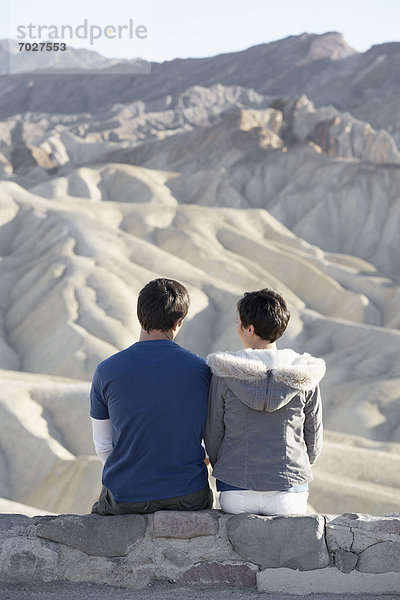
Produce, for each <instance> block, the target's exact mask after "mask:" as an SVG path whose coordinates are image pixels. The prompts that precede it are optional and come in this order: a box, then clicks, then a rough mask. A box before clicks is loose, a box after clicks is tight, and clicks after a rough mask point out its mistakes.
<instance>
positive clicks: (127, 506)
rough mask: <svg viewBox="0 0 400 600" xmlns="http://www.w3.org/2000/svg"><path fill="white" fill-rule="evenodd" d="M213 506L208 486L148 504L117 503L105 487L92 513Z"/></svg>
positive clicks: (195, 508)
mask: <svg viewBox="0 0 400 600" xmlns="http://www.w3.org/2000/svg"><path fill="white" fill-rule="evenodd" d="M212 505H213V494H212V491H211V490H210V488H209V486H208V484H207V485H206V487H205V488H203V489H202V490H200V491H199V492H193V493H192V494H186V495H185V496H176V497H175V498H165V499H164V500H149V501H148V502H116V501H115V500H114V498H113V497H112V494H111V492H110V490H108V489H107V488H106V487H104V485H103V487H102V490H101V492H100V496H99V499H98V500H97V502H95V503H94V504H93V507H92V513H94V514H97V515H126V514H130V513H136V514H138V513H139V514H147V513H153V512H156V511H157V510H204V509H207V508H212Z"/></svg>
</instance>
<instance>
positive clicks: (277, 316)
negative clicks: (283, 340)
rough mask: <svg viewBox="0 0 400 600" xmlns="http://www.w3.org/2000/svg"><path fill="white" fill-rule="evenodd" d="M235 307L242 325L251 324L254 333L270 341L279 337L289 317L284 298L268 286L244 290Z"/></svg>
mask: <svg viewBox="0 0 400 600" xmlns="http://www.w3.org/2000/svg"><path fill="white" fill-rule="evenodd" d="M237 309H238V312H239V317H240V320H241V322H242V325H243V327H248V326H249V325H253V327H254V332H255V334H256V335H258V336H259V337H260V338H262V339H263V340H269V341H270V342H271V343H272V342H275V340H277V339H278V338H280V337H281V335H282V334H283V332H284V331H285V329H286V327H287V325H288V323H289V319H290V312H289V310H288V307H287V305H286V302H285V300H284V299H283V298H282V296H281V295H280V294H278V293H277V292H274V291H273V290H269V289H268V288H265V289H264V290H258V291H257V292H246V293H245V295H244V296H243V298H241V299H240V300H239V302H238V303H237Z"/></svg>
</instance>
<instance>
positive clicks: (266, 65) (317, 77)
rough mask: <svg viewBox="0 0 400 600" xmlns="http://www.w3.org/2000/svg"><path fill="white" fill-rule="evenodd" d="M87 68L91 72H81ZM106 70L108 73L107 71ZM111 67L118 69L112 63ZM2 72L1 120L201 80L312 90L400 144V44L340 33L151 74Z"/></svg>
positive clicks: (123, 99) (173, 64)
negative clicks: (366, 42)
mask: <svg viewBox="0 0 400 600" xmlns="http://www.w3.org/2000/svg"><path fill="white" fill-rule="evenodd" d="M82 72H84V71H82ZM104 72H105V71H104ZM107 72H108V73H112V67H111V70H110V69H109V70H108V71H107ZM110 76H112V77H113V79H112V82H111V80H110V79H108V78H104V76H103V75H101V74H99V75H97V74H86V76H85V77H84V78H82V77H81V76H80V75H71V76H69V77H68V78H65V76H64V75H62V74H61V73H60V74H55V73H53V74H52V75H51V76H49V75H45V74H40V75H35V74H26V75H18V76H15V75H4V76H2V77H0V81H1V88H0V119H1V118H3V119H4V118H7V117H9V116H11V115H15V114H18V113H23V112H25V111H27V110H30V111H35V112H47V113H61V114H77V113H87V112H90V113H92V114H95V113H98V112H99V111H101V110H104V109H106V108H109V107H111V106H113V105H115V104H127V103H132V102H135V101H142V102H146V103H149V102H159V101H161V100H162V99H164V98H165V97H166V96H169V97H170V104H171V106H172V107H173V106H174V101H175V99H176V98H177V97H179V95H180V94H182V93H183V92H184V91H185V90H187V89H188V88H190V87H193V86H194V85H200V86H203V87H210V86H212V85H216V84H222V85H224V86H241V87H243V88H246V89H249V90H254V91H256V92H257V93H261V94H263V95H265V96H269V97H272V98H279V97H280V96H282V97H286V98H287V97H298V96H300V95H302V94H306V95H307V96H308V97H309V98H310V100H311V101H312V102H313V103H314V104H315V106H317V107H319V106H326V105H329V104H333V105H334V106H335V107H336V108H337V109H339V110H340V111H342V112H344V111H347V112H350V113H351V114H352V115H353V116H355V117H356V118H358V119H361V120H363V121H367V122H369V123H371V125H372V126H373V127H374V128H378V129H379V128H385V129H387V130H388V131H389V133H391V135H393V137H394V138H395V140H396V142H397V144H398V145H400V103H399V101H398V98H399V94H400V43H399V42H393V43H389V44H382V45H378V46H373V47H372V48H371V49H370V50H368V51H367V52H365V53H357V52H355V51H354V50H353V49H352V48H350V46H348V44H346V42H345V41H344V39H343V36H342V35H341V34H340V33H336V32H329V33H326V34H322V35H316V34H302V35H299V36H290V37H287V38H285V39H283V40H278V41H275V42H271V43H268V44H261V45H258V46H253V47H251V48H248V49H247V50H244V51H241V52H234V53H228V54H220V55H217V56H213V57H209V58H196V59H191V58H188V59H175V60H172V61H167V62H164V63H152V66H151V75H129V74H126V75H110Z"/></svg>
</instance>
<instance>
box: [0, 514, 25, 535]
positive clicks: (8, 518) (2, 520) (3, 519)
mask: <svg viewBox="0 0 400 600" xmlns="http://www.w3.org/2000/svg"><path fill="white" fill-rule="evenodd" d="M31 522H32V519H30V518H29V517H27V516H26V515H10V514H6V515H3V514H2V515H0V536H1V537H14V536H15V535H18V534H22V533H24V532H25V531H26V529H27V527H29V525H30V524H31Z"/></svg>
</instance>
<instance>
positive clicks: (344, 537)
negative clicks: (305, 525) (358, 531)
mask: <svg viewBox="0 0 400 600" xmlns="http://www.w3.org/2000/svg"><path fill="white" fill-rule="evenodd" d="M325 535H326V543H327V546H328V550H329V552H334V551H336V550H339V549H343V550H348V551H349V550H351V547H352V544H353V532H352V531H351V529H350V528H349V527H342V526H341V525H331V524H330V523H328V524H327V526H326V530H325Z"/></svg>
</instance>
